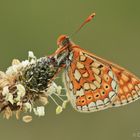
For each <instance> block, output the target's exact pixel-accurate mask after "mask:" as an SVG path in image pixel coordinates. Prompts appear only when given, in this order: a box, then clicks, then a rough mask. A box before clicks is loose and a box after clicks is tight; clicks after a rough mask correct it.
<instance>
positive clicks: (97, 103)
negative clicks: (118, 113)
mask: <svg viewBox="0 0 140 140" xmlns="http://www.w3.org/2000/svg"><path fill="white" fill-rule="evenodd" d="M96 105H97V107H98V108H99V107H101V106H103V105H104V102H103V101H102V100H97V101H96Z"/></svg>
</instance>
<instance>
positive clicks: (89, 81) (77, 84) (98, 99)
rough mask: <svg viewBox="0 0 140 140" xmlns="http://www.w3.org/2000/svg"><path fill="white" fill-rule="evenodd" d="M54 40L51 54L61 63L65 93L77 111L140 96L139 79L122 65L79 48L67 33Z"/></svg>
mask: <svg viewBox="0 0 140 140" xmlns="http://www.w3.org/2000/svg"><path fill="white" fill-rule="evenodd" d="M94 15H95V14H94V13H93V14H92V15H91V16H90V17H88V19H87V20H86V21H85V22H84V23H83V24H82V25H81V26H80V28H81V27H82V26H83V25H84V24H85V23H86V22H88V21H90V20H91V19H92V18H93V17H94ZM57 44H58V46H59V48H58V49H57V51H56V52H55V57H56V58H57V59H58V60H60V65H62V66H63V67H65V72H64V83H65V88H66V90H67V96H68V98H69V100H70V102H71V104H72V106H73V107H74V108H75V109H76V110H77V111H80V112H93V111H98V110H103V109H106V108H109V107H114V106H115V107H116V106H121V105H126V104H128V103H131V102H133V101H135V100H137V99H138V98H139V97H140V80H139V79H138V78H137V77H136V76H135V75H133V74H132V73H130V72H129V71H127V70H126V69H124V68H122V67H120V66H118V65H116V64H114V63H111V62H109V61H107V60H105V59H102V58H100V57H98V56H96V55H94V54H92V53H90V52H88V51H86V50H84V49H82V48H80V46H78V45H75V44H74V43H73V42H72V41H71V40H70V38H69V37H68V36H67V35H61V36H60V37H59V38H58V41H57Z"/></svg>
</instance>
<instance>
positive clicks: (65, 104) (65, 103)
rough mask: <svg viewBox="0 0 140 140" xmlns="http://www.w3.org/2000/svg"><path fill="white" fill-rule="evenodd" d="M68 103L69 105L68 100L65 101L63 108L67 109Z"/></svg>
mask: <svg viewBox="0 0 140 140" xmlns="http://www.w3.org/2000/svg"><path fill="white" fill-rule="evenodd" d="M67 103H68V100H65V101H64V102H63V104H62V108H64V109H65V108H66V105H67Z"/></svg>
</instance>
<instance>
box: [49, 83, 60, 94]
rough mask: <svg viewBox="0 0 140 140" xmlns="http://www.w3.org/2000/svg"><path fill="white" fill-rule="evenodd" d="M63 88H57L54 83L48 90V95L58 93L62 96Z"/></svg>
mask: <svg viewBox="0 0 140 140" xmlns="http://www.w3.org/2000/svg"><path fill="white" fill-rule="evenodd" d="M61 89H62V87H61V86H57V85H56V84H55V83H54V82H52V84H51V85H50V87H49V88H48V90H47V94H48V95H51V94H53V93H57V94H59V95H60V94H61Z"/></svg>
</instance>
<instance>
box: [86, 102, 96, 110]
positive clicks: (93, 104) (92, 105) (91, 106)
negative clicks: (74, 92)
mask: <svg viewBox="0 0 140 140" xmlns="http://www.w3.org/2000/svg"><path fill="white" fill-rule="evenodd" d="M88 107H89V109H96V104H95V103H94V102H91V103H89V104H88Z"/></svg>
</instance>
